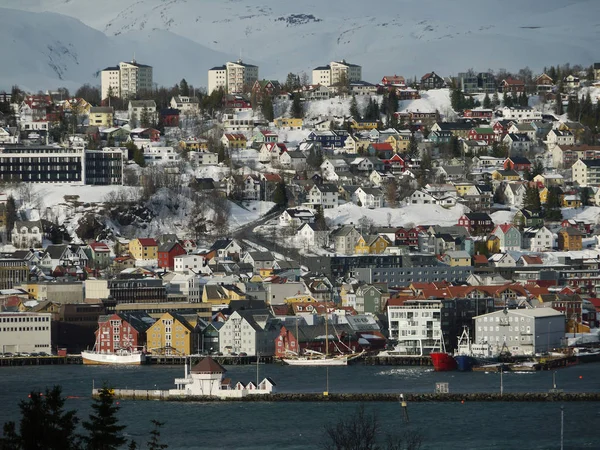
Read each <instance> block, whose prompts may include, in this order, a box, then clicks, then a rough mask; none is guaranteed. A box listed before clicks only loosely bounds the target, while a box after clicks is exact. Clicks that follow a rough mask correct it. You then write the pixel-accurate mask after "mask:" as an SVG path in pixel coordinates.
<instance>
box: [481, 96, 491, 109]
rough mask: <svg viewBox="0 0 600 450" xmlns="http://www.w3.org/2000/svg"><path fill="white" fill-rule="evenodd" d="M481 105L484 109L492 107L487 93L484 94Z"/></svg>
mask: <svg viewBox="0 0 600 450" xmlns="http://www.w3.org/2000/svg"><path fill="white" fill-rule="evenodd" d="M483 107H484V108H485V109H490V108H491V107H492V101H491V100H490V96H489V95H488V94H487V93H486V94H485V97H483Z"/></svg>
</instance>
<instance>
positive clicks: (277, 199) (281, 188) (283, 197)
mask: <svg viewBox="0 0 600 450" xmlns="http://www.w3.org/2000/svg"><path fill="white" fill-rule="evenodd" d="M273 203H275V204H276V205H279V206H286V205H287V203H288V197H287V191H286V188H285V184H284V183H283V182H281V183H277V187H276V188H275V191H274V192H273Z"/></svg>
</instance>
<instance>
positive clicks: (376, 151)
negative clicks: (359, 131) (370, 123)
mask: <svg viewBox="0 0 600 450" xmlns="http://www.w3.org/2000/svg"><path fill="white" fill-rule="evenodd" d="M367 151H368V152H369V155H371V156H376V157H378V158H379V159H383V160H389V159H391V157H392V156H393V155H394V148H393V147H392V144H390V143H389V142H381V143H373V144H370V145H369V147H368V148H367Z"/></svg>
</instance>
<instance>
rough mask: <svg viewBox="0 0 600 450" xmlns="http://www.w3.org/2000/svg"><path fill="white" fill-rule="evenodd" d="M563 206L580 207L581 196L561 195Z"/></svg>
mask: <svg viewBox="0 0 600 450" xmlns="http://www.w3.org/2000/svg"><path fill="white" fill-rule="evenodd" d="M562 206H563V208H581V198H580V197H579V196H578V195H563V196H562Z"/></svg>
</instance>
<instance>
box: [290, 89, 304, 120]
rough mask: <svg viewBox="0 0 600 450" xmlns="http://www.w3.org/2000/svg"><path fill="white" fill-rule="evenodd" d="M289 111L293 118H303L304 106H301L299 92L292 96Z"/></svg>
mask: <svg viewBox="0 0 600 450" xmlns="http://www.w3.org/2000/svg"><path fill="white" fill-rule="evenodd" d="M290 112H291V115H292V117H293V118H294V119H302V118H304V107H303V106H302V102H301V101H300V94H299V93H297V92H296V93H295V94H294V96H293V98H292V108H291V111H290Z"/></svg>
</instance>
